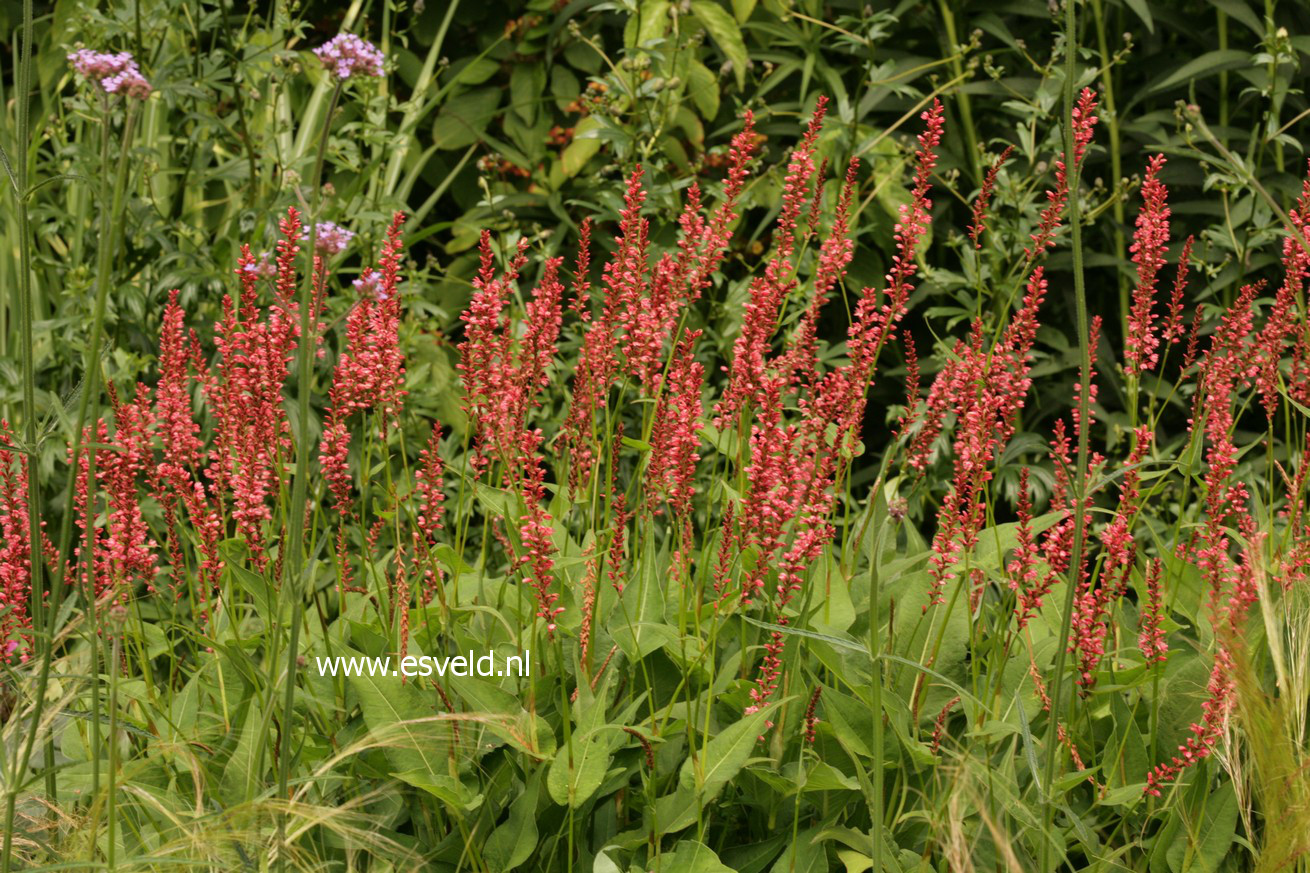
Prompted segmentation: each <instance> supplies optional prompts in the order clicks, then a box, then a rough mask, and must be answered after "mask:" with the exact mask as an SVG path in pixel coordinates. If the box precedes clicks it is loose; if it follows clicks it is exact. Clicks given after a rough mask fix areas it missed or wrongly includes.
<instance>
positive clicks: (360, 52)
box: [314, 33, 383, 79]
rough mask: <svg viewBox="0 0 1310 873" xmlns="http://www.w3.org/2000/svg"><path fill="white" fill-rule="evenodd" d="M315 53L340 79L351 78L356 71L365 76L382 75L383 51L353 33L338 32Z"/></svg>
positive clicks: (315, 50)
mask: <svg viewBox="0 0 1310 873" xmlns="http://www.w3.org/2000/svg"><path fill="white" fill-rule="evenodd" d="M314 54H316V55H318V59H319V60H320V61H322V62H323V66H325V67H327V68H328V69H330V70H331V71H332V72H334V73H336V75H337V78H339V79H349V78H350V77H351V76H353V75H355V74H356V73H359V74H361V75H365V76H381V75H382V60H383V56H382V52H380V51H378V49H377V47H376V46H375V45H373V43H371V42H369V41H368V40H365V39H361V38H359V37H358V36H356V35H355V34H353V33H341V34H337V36H335V37H333V38H332V39H331V40H329V41H328V42H326V43H324V44H323V45H321V46H319V47H318V48H316V49H314Z"/></svg>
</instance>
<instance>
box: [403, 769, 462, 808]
mask: <svg viewBox="0 0 1310 873" xmlns="http://www.w3.org/2000/svg"><path fill="white" fill-rule="evenodd" d="M392 775H393V776H395V777H396V778H397V779H399V780H400V781H401V782H405V783H407V784H409V785H413V786H414V787H415V788H420V789H422V790H424V791H426V792H427V793H428V794H431V795H432V796H433V797H435V798H437V800H440V801H441V802H442V803H444V804H446V805H447V806H450V807H451V808H453V809H458V810H462V811H464V812H472V811H473V810H475V809H477V808H478V807H479V806H481V805H482V795H481V794H475V793H474V792H472V791H470V790H469V788H468V786H467V785H465V784H464V783H463V782H461V781H460V780H458V779H456V778H455V777H454V776H444V775H439V774H436V773H429V772H428V771H427V770H406V771H404V772H401V773H393V774H392Z"/></svg>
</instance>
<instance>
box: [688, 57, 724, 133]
mask: <svg viewBox="0 0 1310 873" xmlns="http://www.w3.org/2000/svg"><path fill="white" fill-rule="evenodd" d="M687 94H688V96H690V97H691V102H692V103H694V104H695V105H696V111H697V112H699V113H700V117H701V118H703V119H705V120H706V121H711V120H713V118H714V117H715V116H716V115H718V114H719V80H718V79H717V78H715V76H714V74H713V73H711V72H710V69H709V67H707V66H705V65H704V64H702V63H701V62H700V61H699V60H697V59H695V58H692V59H691V60H690V61H688V62H687Z"/></svg>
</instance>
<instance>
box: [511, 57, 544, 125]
mask: <svg viewBox="0 0 1310 873" xmlns="http://www.w3.org/2000/svg"><path fill="white" fill-rule="evenodd" d="M545 95H546V68H545V66H543V65H542V64H541V62H537V63H532V64H515V65H514V69H513V71H512V72H511V73H510V74H509V105H510V107H511V108H512V109H513V110H514V113H515V114H516V115H517V116H518V117H519V118H521V119H523V123H524V124H532V123H533V122H535V121H536V120H537V110H538V107H539V105H540V103H541V102H542V100H544V99H545Z"/></svg>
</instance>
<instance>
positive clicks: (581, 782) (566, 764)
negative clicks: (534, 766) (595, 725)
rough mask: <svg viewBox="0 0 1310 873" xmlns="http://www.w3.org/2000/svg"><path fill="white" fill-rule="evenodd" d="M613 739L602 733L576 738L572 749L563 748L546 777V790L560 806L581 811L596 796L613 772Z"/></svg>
mask: <svg viewBox="0 0 1310 873" xmlns="http://www.w3.org/2000/svg"><path fill="white" fill-rule="evenodd" d="M609 763H610V743H609V737H608V736H607V735H605V734H604V733H603V731H602V729H597V730H593V731H588V732H587V733H585V734H580V735H578V736H575V737H574V738H573V743H572V748H570V747H569V745H568V744H565V745H563V746H560V748H559V751H558V752H556V753H555V760H554V761H552V762H551V764H550V773H549V774H547V776H546V790H547V791H549V792H550V798H551V800H554V801H555V802H556V803H558V804H559V805H560V806H568V807H571V808H572V809H577V808H578V807H580V806H582V805H583V804H584V803H586V802H587V801H588V800H590V799H591V795H593V794H595V793H596V789H597V788H599V787H600V783H601V782H604V781H605V774H606V772H608V770H609Z"/></svg>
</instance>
